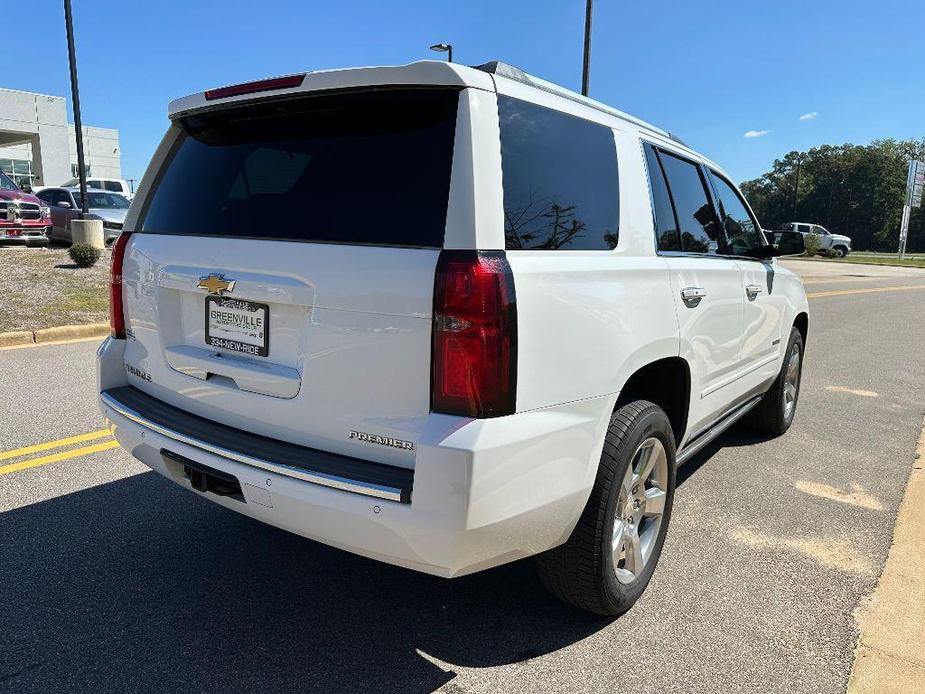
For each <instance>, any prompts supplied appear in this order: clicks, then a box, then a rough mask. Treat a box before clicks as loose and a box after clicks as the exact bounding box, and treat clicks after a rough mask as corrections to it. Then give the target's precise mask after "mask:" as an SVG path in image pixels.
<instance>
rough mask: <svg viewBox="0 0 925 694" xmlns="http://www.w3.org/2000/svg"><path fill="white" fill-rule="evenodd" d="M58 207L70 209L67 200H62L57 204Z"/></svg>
mask: <svg viewBox="0 0 925 694" xmlns="http://www.w3.org/2000/svg"><path fill="white" fill-rule="evenodd" d="M58 207H65V208H67V209H70V208H71V203H69V202H68V201H67V200H62V201H61V202H59V203H58Z"/></svg>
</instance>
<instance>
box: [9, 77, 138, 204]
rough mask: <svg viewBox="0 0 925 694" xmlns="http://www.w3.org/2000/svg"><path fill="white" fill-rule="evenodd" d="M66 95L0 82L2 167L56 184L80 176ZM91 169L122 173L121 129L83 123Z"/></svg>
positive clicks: (34, 181)
mask: <svg viewBox="0 0 925 694" xmlns="http://www.w3.org/2000/svg"><path fill="white" fill-rule="evenodd" d="M67 115H68V110H67V102H66V101H65V99H64V97H61V96H47V95H45V94H33V93H31V92H21V91H16V90H13V89H2V88H0V170H2V171H4V172H6V173H7V174H9V175H10V176H11V177H12V178H13V180H15V181H16V183H18V184H19V185H20V186H23V185H25V184H29V183H31V185H35V186H56V185H60V184H62V183H64V182H65V181H66V180H67V179H69V178H74V177H76V176H77V141H76V137H75V131H74V126H73V125H71V124H70V123H68V119H67ZM83 142H84V157H85V160H86V161H85V163H86V165H87V169H88V172H87V174H88V175H92V176H99V177H102V178H122V163H121V150H120V148H119V131H118V130H114V129H112V128H95V127H92V126H87V125H85V126H84V127H83Z"/></svg>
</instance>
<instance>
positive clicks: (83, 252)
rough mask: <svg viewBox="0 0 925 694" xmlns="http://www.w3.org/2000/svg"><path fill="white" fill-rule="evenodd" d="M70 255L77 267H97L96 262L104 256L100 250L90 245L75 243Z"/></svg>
mask: <svg viewBox="0 0 925 694" xmlns="http://www.w3.org/2000/svg"><path fill="white" fill-rule="evenodd" d="M68 253H69V254H70V256H71V260H73V261H74V264H75V265H76V266H77V267H90V266H91V265H95V264H96V261H97V260H99V259H100V255H102V253H101V251H100V249H99V248H94V247H93V246H91V245H90V244H89V243H75V244H74V245H72V246H71V247H70V249H69V250H68Z"/></svg>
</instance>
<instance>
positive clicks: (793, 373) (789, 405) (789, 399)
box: [784, 343, 800, 422]
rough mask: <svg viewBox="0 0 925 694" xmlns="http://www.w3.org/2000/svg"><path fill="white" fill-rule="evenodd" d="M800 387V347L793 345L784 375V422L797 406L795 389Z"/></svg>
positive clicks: (788, 419)
mask: <svg viewBox="0 0 925 694" xmlns="http://www.w3.org/2000/svg"><path fill="white" fill-rule="evenodd" d="M799 387H800V345H799V344H796V343H795V344H794V345H793V347H791V349H790V356H789V358H788V359H787V371H786V372H785V373H784V421H787V422H789V421H790V418H791V417H792V416H793V408H794V407H796V405H797V389H798V388H799Z"/></svg>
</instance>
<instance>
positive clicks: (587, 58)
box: [581, 0, 594, 96]
mask: <svg viewBox="0 0 925 694" xmlns="http://www.w3.org/2000/svg"><path fill="white" fill-rule="evenodd" d="M593 5H594V0H587V3H586V4H585V51H584V59H583V60H582V64H581V95H582V96H588V86H589V82H590V79H591V75H590V72H591V10H592V9H593V7H592V6H593Z"/></svg>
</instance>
